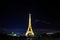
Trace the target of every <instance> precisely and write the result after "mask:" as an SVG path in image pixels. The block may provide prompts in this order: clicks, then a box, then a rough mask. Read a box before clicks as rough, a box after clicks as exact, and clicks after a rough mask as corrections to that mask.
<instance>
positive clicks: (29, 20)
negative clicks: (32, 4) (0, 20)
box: [29, 13, 31, 27]
mask: <svg viewBox="0 0 60 40" xmlns="http://www.w3.org/2000/svg"><path fill="white" fill-rule="evenodd" d="M30 26H31V13H29V27H30Z"/></svg>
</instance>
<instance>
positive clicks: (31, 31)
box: [25, 14, 34, 36]
mask: <svg viewBox="0 0 60 40" xmlns="http://www.w3.org/2000/svg"><path fill="white" fill-rule="evenodd" d="M28 34H31V35H32V36H34V32H33V30H32V26H31V14H29V24H28V29H27V32H26V34H25V35H26V36H28Z"/></svg>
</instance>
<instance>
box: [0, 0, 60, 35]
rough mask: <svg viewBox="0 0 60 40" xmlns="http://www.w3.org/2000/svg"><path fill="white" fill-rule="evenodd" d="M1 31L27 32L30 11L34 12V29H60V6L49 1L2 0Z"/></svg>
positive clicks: (0, 13)
mask: <svg viewBox="0 0 60 40" xmlns="http://www.w3.org/2000/svg"><path fill="white" fill-rule="evenodd" d="M0 6H1V8H0V10H1V12H0V31H6V32H8V33H10V32H12V31H13V32H16V33H21V34H22V33H25V32H26V30H27V26H28V15H29V12H30V13H31V14H32V26H33V29H34V30H35V29H51V30H60V14H59V13H60V10H59V9H60V8H58V5H57V4H56V3H52V4H51V3H50V4H49V2H48V1H44V0H41V1H28V2H27V1H19V2H2V3H1V5H0Z"/></svg>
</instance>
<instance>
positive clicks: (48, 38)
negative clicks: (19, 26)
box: [0, 33, 60, 40]
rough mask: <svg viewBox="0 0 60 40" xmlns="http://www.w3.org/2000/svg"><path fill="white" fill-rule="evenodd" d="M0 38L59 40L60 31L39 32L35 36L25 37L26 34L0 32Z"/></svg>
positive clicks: (10, 39) (8, 39) (4, 39)
mask: <svg viewBox="0 0 60 40" xmlns="http://www.w3.org/2000/svg"><path fill="white" fill-rule="evenodd" d="M0 40H60V33H55V34H52V35H47V34H40V35H38V34H37V35H36V37H26V36H20V37H17V36H8V35H7V34H3V33H0Z"/></svg>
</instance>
